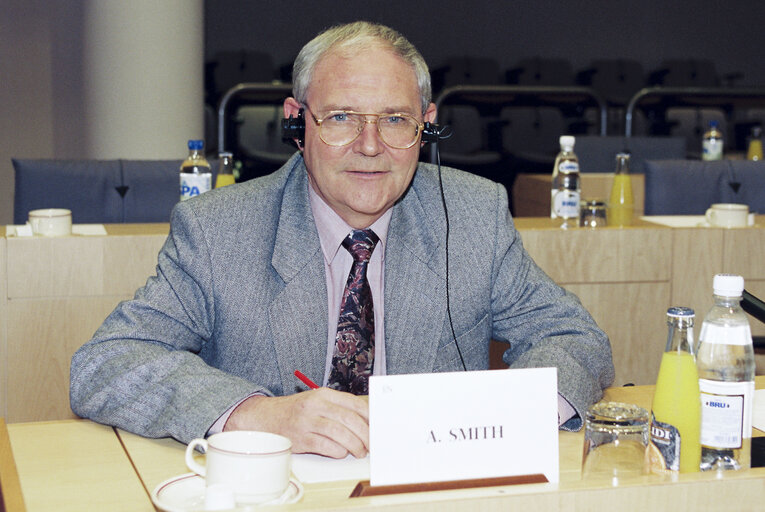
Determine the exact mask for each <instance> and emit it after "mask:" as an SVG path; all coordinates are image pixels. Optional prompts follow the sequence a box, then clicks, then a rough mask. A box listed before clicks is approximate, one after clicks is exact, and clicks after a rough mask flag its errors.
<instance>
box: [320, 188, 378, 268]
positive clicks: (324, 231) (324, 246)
mask: <svg viewBox="0 0 765 512" xmlns="http://www.w3.org/2000/svg"><path fill="white" fill-rule="evenodd" d="M308 197H309V200H310V203H311V211H312V212H313V218H314V222H315V223H316V229H317V231H318V232H319V241H320V242H321V250H322V252H323V253H324V260H325V261H326V262H327V263H328V264H329V263H331V262H332V260H333V259H335V256H336V255H337V251H338V250H339V249H340V246H341V244H342V243H343V240H345V237H347V236H348V234H349V233H350V232H351V231H353V228H352V227H351V226H350V225H348V223H347V222H345V221H344V220H343V219H342V218H341V217H340V216H339V215H338V214H337V212H335V210H333V209H332V208H331V207H330V206H329V205H328V204H327V203H326V202H324V199H322V198H321V196H320V195H319V194H317V193H316V191H315V190H314V189H313V186H312V185H311V183H310V181H309V182H308ZM392 214H393V209H392V208H388V209H387V210H386V211H385V213H383V214H382V216H380V218H379V219H377V220H376V221H375V222H374V223H373V224H372V225H371V226H369V228H370V229H372V231H374V232H375V234H376V235H377V237H378V238H379V239H380V241H379V242H378V243H377V246H376V247H375V251H374V252H378V247H379V248H380V249H379V250H380V251H381V252H380V254H381V258H382V261H385V244H386V241H387V238H388V225H390V218H391V215H392Z"/></svg>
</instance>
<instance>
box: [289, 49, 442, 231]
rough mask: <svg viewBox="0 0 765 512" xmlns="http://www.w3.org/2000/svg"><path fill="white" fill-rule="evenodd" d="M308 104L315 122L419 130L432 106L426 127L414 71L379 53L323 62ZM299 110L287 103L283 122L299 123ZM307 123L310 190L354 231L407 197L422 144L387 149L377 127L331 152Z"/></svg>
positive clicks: (308, 117) (292, 102)
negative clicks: (378, 116) (394, 119)
mask: <svg viewBox="0 0 765 512" xmlns="http://www.w3.org/2000/svg"><path fill="white" fill-rule="evenodd" d="M307 103H308V106H309V107H310V110H311V112H313V114H314V115H315V116H316V117H317V118H318V119H322V118H323V117H324V116H325V115H326V114H327V113H328V112H330V111H332V110H352V111H356V112H368V113H394V112H399V113H406V114H410V115H412V116H413V117H414V118H415V119H417V120H418V121H420V122H422V121H423V120H424V121H429V122H432V121H433V119H434V118H435V106H434V105H432V104H431V106H430V108H429V109H428V111H427V112H426V114H425V117H424V119H423V115H422V110H421V102H420V91H419V88H418V86H417V79H416V76H415V73H414V71H413V70H412V68H411V66H409V65H408V64H407V63H406V62H405V61H403V60H402V59H401V58H400V57H398V56H396V55H395V54H393V53H392V52H391V51H389V50H387V49H385V48H383V47H372V48H368V49H365V50H362V51H356V52H355V53H353V54H346V53H340V52H331V53H328V54H326V55H325V56H323V57H322V58H321V59H320V60H319V62H318V63H317V65H316V67H315V68H314V71H313V76H312V79H311V83H310V85H309V88H308V94H307ZM299 107H300V105H299V104H297V102H296V101H295V100H292V99H288V100H287V101H286V102H285V107H284V111H285V115H286V116H289V115H290V114H292V115H296V114H297V110H296V109H297V108H299ZM305 118H306V121H305V124H306V131H305V139H304V141H305V142H304V148H303V156H304V158H305V162H306V167H307V168H308V175H309V179H310V182H311V185H312V186H313V188H314V190H315V191H316V193H318V194H319V195H320V196H321V197H322V199H324V201H325V202H326V203H327V204H328V205H329V206H330V207H331V208H332V209H333V210H334V211H335V212H337V214H338V215H340V217H342V218H343V220H345V221H346V222H347V223H348V224H350V225H351V226H352V227H354V228H357V229H360V228H366V227H368V226H369V225H371V224H372V223H373V222H374V221H375V220H377V219H378V218H379V217H380V216H381V215H382V214H383V213H384V212H385V211H386V210H387V209H388V208H390V207H391V206H392V205H393V204H394V203H395V202H396V201H397V200H398V199H399V198H400V197H401V196H402V195H403V194H404V192H405V191H406V189H407V187H408V186H409V183H410V182H411V181H412V177H413V176H414V172H415V169H416V168H417V160H418V157H419V151H420V144H419V143H417V144H415V145H414V146H412V147H411V148H408V149H394V148H391V147H389V146H387V145H386V144H385V143H384V142H383V141H382V139H381V138H380V135H379V133H378V132H377V126H376V125H375V124H374V123H368V124H366V125H365V127H364V130H363V131H362V133H361V134H360V135H359V137H358V138H357V139H356V140H355V141H353V142H352V143H350V144H348V145H346V146H341V147H333V146H328V145H327V144H325V143H324V142H322V140H321V139H320V138H319V127H318V126H317V125H316V123H314V121H313V119H312V118H311V113H310V112H308V111H306V112H305ZM368 119H370V120H371V119H372V118H371V117H370V118H368Z"/></svg>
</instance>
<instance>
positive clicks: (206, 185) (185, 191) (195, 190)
mask: <svg viewBox="0 0 765 512" xmlns="http://www.w3.org/2000/svg"><path fill="white" fill-rule="evenodd" d="M211 188H212V174H210V173H207V172H205V173H199V174H191V173H183V172H182V173H181V201H185V200H186V199H189V198H192V197H194V196H198V195H199V194H202V193H204V192H207V191H208V190H210V189H211Z"/></svg>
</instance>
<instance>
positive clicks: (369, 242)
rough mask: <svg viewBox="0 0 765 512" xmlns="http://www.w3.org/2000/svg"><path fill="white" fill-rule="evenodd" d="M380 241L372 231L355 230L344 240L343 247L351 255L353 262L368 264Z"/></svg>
mask: <svg viewBox="0 0 765 512" xmlns="http://www.w3.org/2000/svg"><path fill="white" fill-rule="evenodd" d="M378 241H380V239H379V238H377V235H376V234H375V232H374V231H372V230H371V229H354V230H353V231H351V234H350V235H348V236H347V237H345V240H343V247H345V248H346V249H347V250H348V252H350V253H351V256H353V261H356V262H368V261H369V258H371V257H372V251H373V250H374V248H375V245H377V242H378Z"/></svg>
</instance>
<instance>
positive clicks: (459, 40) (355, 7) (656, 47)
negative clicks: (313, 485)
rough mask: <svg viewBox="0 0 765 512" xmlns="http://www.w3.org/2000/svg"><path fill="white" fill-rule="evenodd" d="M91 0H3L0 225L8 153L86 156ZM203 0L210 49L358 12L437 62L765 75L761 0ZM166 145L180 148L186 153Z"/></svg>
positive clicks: (247, 43) (282, 44)
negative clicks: (631, 64) (479, 60)
mask: <svg viewBox="0 0 765 512" xmlns="http://www.w3.org/2000/svg"><path fill="white" fill-rule="evenodd" d="M87 4H88V2H66V1H62V0H6V1H4V2H3V16H1V17H0V70H2V80H0V133H2V134H3V136H2V137H0V225H2V224H7V223H10V222H11V221H12V218H13V170H12V166H11V162H10V158H11V157H14V156H16V157H26V158H89V157H90V156H89V155H88V153H87V150H86V147H87V146H86V143H87V140H86V138H85V137H84V136H83V133H84V131H85V130H86V123H85V119H84V118H83V110H82V106H83V102H84V98H83V94H84V89H83V84H82V80H81V76H82V72H83V70H82V64H83V61H82V59H83V55H84V53H85V49H84V48H83V40H82V34H83V30H84V27H83V20H84V10H85V6H86V5H87ZM204 6H205V12H204V16H205V39H206V42H205V50H204V53H205V57H206V58H208V59H209V58H212V56H214V55H215V53H216V52H218V51H221V50H231V49H242V48H252V49H259V50H262V51H266V52H268V53H269V54H271V55H272V56H273V57H274V61H275V62H276V63H277V64H278V65H281V64H285V63H288V62H290V61H291V60H292V59H293V58H294V56H295V55H296V53H297V51H298V49H299V47H300V46H301V45H302V44H303V43H304V42H305V41H306V40H307V39H308V38H309V37H310V36H311V35H313V34H314V33H315V32H316V31H318V30H320V29H321V28H323V27H326V26H328V25H331V24H333V23H336V22H341V21H348V20H352V19H359V18H363V19H370V20H375V21H382V22H385V23H389V24H390V25H392V26H394V27H396V28H398V29H399V30H401V31H402V32H403V33H405V34H406V35H407V36H408V37H409V38H410V39H411V40H412V41H413V42H414V43H415V44H416V45H417V46H418V47H419V48H420V49H421V51H422V53H423V54H424V56H425V58H426V59H427V60H428V62H429V63H430V64H431V66H432V67H437V66H439V65H441V64H442V63H443V60H444V58H445V56H447V55H473V56H482V55H490V56H495V57H497V58H498V59H499V60H500V67H501V68H503V69H504V68H507V67H509V66H512V65H513V64H514V63H516V62H517V61H518V60H519V59H520V58H522V57H527V56H531V57H533V56H544V57H563V58H566V59H568V60H569V61H571V62H572V64H573V65H574V67H575V69H580V68H583V67H586V66H587V65H589V63H590V62H591V60H593V59H596V58H619V57H623V58H632V59H636V60H638V61H640V62H642V64H643V66H644V68H645V69H647V70H650V69H652V68H654V67H656V66H657V65H659V64H660V62H661V61H662V60H664V59H668V58H707V59H712V60H713V61H714V62H715V64H716V65H717V70H718V72H719V73H720V74H725V73H730V72H734V71H741V72H743V73H744V78H743V80H742V81H740V82H739V84H740V85H765V68H763V67H762V66H754V65H752V62H757V61H758V59H759V56H758V55H757V53H756V51H757V49H759V48H762V47H763V46H765V31H762V30H761V27H760V24H759V23H753V22H751V20H757V19H761V18H762V15H763V14H764V13H765V6H764V5H763V4H762V3H759V2H756V1H754V0H743V1H741V2H737V3H736V6H735V8H728V7H727V6H725V5H723V4H720V3H719V2H714V1H712V0H699V1H696V2H691V1H689V0H684V1H681V2H673V3H667V2H662V1H661V0H646V1H644V2H628V1H627V0H615V1H612V2H568V3H566V2H560V1H555V0H539V1H537V2H513V1H501V0H476V1H473V2H461V1H457V0H441V1H438V2H436V1H433V0H420V1H418V2H411V1H408V0H407V1H405V0H387V1H357V2H341V1H336V0H315V1H312V2H304V1H298V0H285V1H279V2H277V1H264V0H258V1H255V0H206V1H205V2H204ZM201 115H202V113H201V112H200V113H199V116H200V118H201ZM137 149H140V148H137ZM168 150H170V151H174V153H173V156H174V157H177V156H178V154H177V153H178V152H181V153H182V152H183V148H180V149H178V150H175V149H174V148H168ZM120 156H121V155H120ZM143 157H144V158H148V159H152V158H168V157H169V155H159V154H147V155H143Z"/></svg>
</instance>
